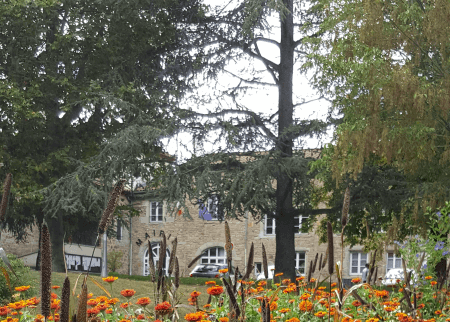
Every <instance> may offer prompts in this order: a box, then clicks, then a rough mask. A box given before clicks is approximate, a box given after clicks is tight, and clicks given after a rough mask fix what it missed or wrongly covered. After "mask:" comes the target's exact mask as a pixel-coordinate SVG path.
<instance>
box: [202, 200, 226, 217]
mask: <svg viewBox="0 0 450 322" xmlns="http://www.w3.org/2000/svg"><path fill="white" fill-rule="evenodd" d="M206 206H207V209H208V212H209V213H210V214H211V219H212V220H222V219H223V216H222V214H221V209H220V205H219V197H218V196H217V195H212V196H211V198H208V202H207V205H206Z"/></svg>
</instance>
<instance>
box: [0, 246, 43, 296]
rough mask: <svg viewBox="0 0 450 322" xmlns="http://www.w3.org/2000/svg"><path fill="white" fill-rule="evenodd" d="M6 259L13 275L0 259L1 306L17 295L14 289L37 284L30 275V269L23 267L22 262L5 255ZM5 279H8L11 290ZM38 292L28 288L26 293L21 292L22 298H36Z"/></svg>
mask: <svg viewBox="0 0 450 322" xmlns="http://www.w3.org/2000/svg"><path fill="white" fill-rule="evenodd" d="M7 257H8V260H9V262H10V263H11V267H12V268H13V270H14V273H15V274H14V273H13V272H11V271H10V269H9V268H8V267H7V266H6V264H5V263H4V261H3V260H2V259H0V270H1V273H0V303H2V304H5V303H8V302H10V301H11V299H12V296H13V295H14V294H17V293H19V292H17V291H15V290H14V288H15V287H18V286H26V285H35V284H37V281H36V280H35V279H33V277H32V274H31V273H30V268H29V267H27V266H25V265H24V264H23V262H22V260H20V259H18V258H17V257H16V256H14V255H12V254H7ZM16 275H17V276H16ZM7 278H8V279H9V284H10V287H11V288H10V287H9V286H8V282H7ZM38 292H39V288H36V287H30V289H28V290H27V291H25V292H22V293H23V294H22V297H27V298H29V297H33V296H36V295H37V294H38Z"/></svg>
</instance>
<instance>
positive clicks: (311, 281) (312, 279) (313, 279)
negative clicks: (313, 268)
mask: <svg viewBox="0 0 450 322" xmlns="http://www.w3.org/2000/svg"><path fill="white" fill-rule="evenodd" d="M315 281H317V280H316V279H315V278H314V277H313V278H311V279H310V281H309V282H310V283H314V282H315Z"/></svg>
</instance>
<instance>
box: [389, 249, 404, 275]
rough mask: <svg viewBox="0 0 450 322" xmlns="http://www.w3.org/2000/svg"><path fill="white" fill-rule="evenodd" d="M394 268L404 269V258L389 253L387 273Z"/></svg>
mask: <svg viewBox="0 0 450 322" xmlns="http://www.w3.org/2000/svg"><path fill="white" fill-rule="evenodd" d="M392 268H402V258H401V256H399V255H395V253H388V254H387V265H386V271H389V270H390V269H392Z"/></svg>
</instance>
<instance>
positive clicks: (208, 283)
mask: <svg viewBox="0 0 450 322" xmlns="http://www.w3.org/2000/svg"><path fill="white" fill-rule="evenodd" d="M205 284H206V285H216V281H206V282H205Z"/></svg>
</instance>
